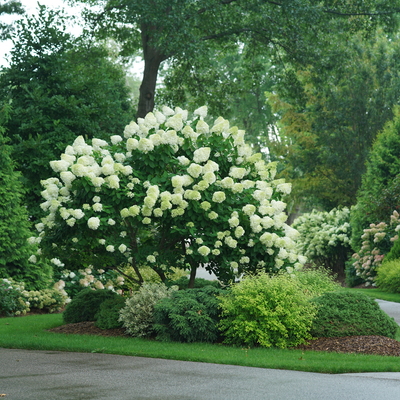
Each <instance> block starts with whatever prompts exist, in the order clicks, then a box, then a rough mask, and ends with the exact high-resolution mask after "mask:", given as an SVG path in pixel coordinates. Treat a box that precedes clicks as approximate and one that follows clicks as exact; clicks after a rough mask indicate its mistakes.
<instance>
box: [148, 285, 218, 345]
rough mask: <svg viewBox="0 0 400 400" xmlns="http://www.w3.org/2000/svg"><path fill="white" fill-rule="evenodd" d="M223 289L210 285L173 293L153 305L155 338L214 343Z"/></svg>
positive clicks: (216, 338) (216, 335) (216, 337)
mask: <svg viewBox="0 0 400 400" xmlns="http://www.w3.org/2000/svg"><path fill="white" fill-rule="evenodd" d="M222 293H223V291H222V290H221V289H217V288H215V287H212V286H209V285H207V286H204V287H203V288H201V289H188V290H181V291H179V292H174V293H173V294H172V295H171V296H170V297H168V298H164V299H161V300H160V301H159V302H158V303H157V304H156V305H155V307H154V322H155V323H154V330H155V331H156V332H157V339H158V340H167V341H171V340H172V341H177V342H208V343H214V342H216V341H217V340H218V339H219V337H220V334H219V330H218V322H219V320H220V318H219V308H218V305H219V300H218V299H217V297H216V296H217V295H221V294H222Z"/></svg>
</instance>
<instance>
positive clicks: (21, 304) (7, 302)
mask: <svg viewBox="0 0 400 400" xmlns="http://www.w3.org/2000/svg"><path fill="white" fill-rule="evenodd" d="M23 290H24V286H23V284H22V283H21V284H15V283H14V282H13V281H12V280H10V279H1V280H0V315H4V314H5V315H6V316H7V317H13V316H14V315H20V314H26V313H27V311H29V304H28V303H27V302H26V300H24V299H23V298H22V297H21V293H22V291H23Z"/></svg>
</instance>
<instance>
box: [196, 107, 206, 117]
mask: <svg viewBox="0 0 400 400" xmlns="http://www.w3.org/2000/svg"><path fill="white" fill-rule="evenodd" d="M193 114H194V115H198V116H199V117H200V119H204V118H205V117H207V106H202V107H200V108H198V109H196V110H194V113H193Z"/></svg>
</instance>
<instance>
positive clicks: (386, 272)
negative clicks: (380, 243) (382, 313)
mask: <svg viewBox="0 0 400 400" xmlns="http://www.w3.org/2000/svg"><path fill="white" fill-rule="evenodd" d="M377 271H378V272H377V275H376V278H375V282H376V284H377V285H378V287H379V289H382V290H384V291H387V292H390V293H400V258H398V259H396V260H392V261H385V262H384V263H382V265H381V266H380V267H379V268H378V269H377Z"/></svg>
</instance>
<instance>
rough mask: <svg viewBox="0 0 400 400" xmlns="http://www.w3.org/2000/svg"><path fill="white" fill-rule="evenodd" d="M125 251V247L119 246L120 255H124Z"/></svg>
mask: <svg viewBox="0 0 400 400" xmlns="http://www.w3.org/2000/svg"><path fill="white" fill-rule="evenodd" d="M126 249H127V247H126V246H125V245H124V244H121V245H120V246H119V247H118V250H119V251H120V252H121V253H125V251H126Z"/></svg>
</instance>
